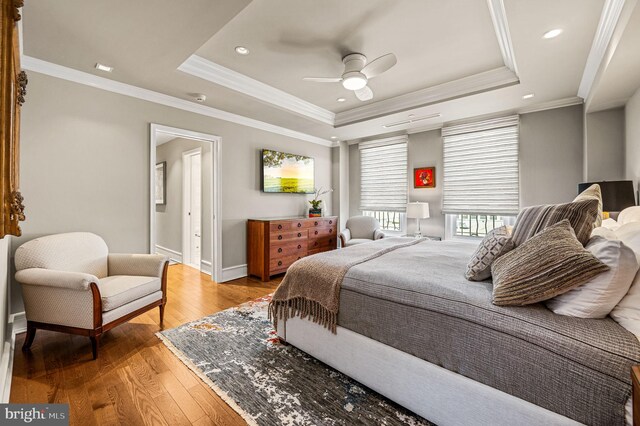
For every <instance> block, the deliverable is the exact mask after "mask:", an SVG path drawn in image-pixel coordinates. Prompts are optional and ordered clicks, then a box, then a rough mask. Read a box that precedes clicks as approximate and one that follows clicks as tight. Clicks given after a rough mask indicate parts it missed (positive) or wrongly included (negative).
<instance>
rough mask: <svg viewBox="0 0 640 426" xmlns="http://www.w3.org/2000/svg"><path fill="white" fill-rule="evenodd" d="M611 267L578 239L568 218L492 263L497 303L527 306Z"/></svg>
mask: <svg viewBox="0 0 640 426" xmlns="http://www.w3.org/2000/svg"><path fill="white" fill-rule="evenodd" d="M608 269H609V267H608V266H607V265H605V264H604V263H602V262H601V261H599V260H598V259H597V258H596V257H595V256H594V255H592V254H591V253H590V252H589V251H588V250H585V248H584V247H582V244H580V242H579V241H578V240H577V239H576V236H575V234H574V232H573V229H572V228H571V225H570V224H569V220H567V219H564V220H562V221H560V222H559V223H557V224H555V225H552V226H549V227H547V228H546V229H545V230H544V231H542V232H540V233H539V234H537V235H535V236H534V237H532V238H530V239H529V240H527V241H526V242H524V243H523V244H522V245H520V246H518V247H517V248H515V249H514V250H512V251H510V252H509V253H507V254H505V255H504V256H501V257H499V258H498V259H496V261H495V262H493V265H492V266H491V274H492V275H493V303H494V304H496V305H504V306H524V305H529V304H531V303H537V302H542V301H543V300H548V299H551V298H552V297H555V296H558V295H559V294H562V293H566V292H567V291H569V290H571V289H572V288H575V287H577V286H579V285H580V284H584V283H585V282H587V281H589V280H590V279H591V278H593V277H595V276H596V275H598V274H600V273H602V272H605V271H607V270H608Z"/></svg>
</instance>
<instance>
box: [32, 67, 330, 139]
mask: <svg viewBox="0 0 640 426" xmlns="http://www.w3.org/2000/svg"><path fill="white" fill-rule="evenodd" d="M21 63H22V68H24V69H26V70H29V71H34V72H38V73H41V74H46V75H49V76H51V77H56V78H61V79H63V80H67V81H72V82H74V83H79V84H84V85H86V86H91V87H94V88H96V89H101V90H106V91H108V92H113V93H118V94H120V95H125V96H129V97H132V98H136V99H141V100H144V101H148V102H153V103H156V104H160V105H165V106H168V107H172V108H177V109H181V110H183V111H188V112H193V113H195V114H200V115H204V116H207V117H211V118H216V119H219V120H224V121H228V122H231V123H236V124H240V125H242V126H247V127H253V128H254V129H259V130H264V131H266V132H270V133H276V134H279V135H283V136H288V137H291V138H295V139H300V140H303V141H307V142H312V143H315V144H318V145H323V146H328V147H331V146H333V142H332V141H328V140H326V139H322V138H319V137H316V136H312V135H308V134H306V133H301V132H298V131H295V130H291V129H287V128H284V127H280V126H275V125H273V124H269V123H265V122H263V121H259V120H255V119H253V118H249V117H245V116H242V115H238V114H233V113H230V112H227V111H223V110H220V109H217V108H213V107H209V106H206V105H201V104H197V103H195V102H191V101H187V100H184V99H180V98H176V97H174V96H169V95H165V94H164V93H159V92H154V91H153V90H148V89H143V88H141V87H137V86H132V85H130V84H126V83H121V82H119V81H115V80H110V79H108V78H104V77H100V76H97V75H93V74H89V73H86V72H83V71H78V70H75V69H73V68H68V67H65V66H62V65H58V64H54V63H51V62H47V61H43V60H41V59H37V58H33V57H30V56H23V57H22V61H21Z"/></svg>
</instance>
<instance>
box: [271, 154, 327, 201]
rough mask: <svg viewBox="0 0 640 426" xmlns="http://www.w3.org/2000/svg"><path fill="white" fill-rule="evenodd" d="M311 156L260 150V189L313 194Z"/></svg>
mask: <svg viewBox="0 0 640 426" xmlns="http://www.w3.org/2000/svg"><path fill="white" fill-rule="evenodd" d="M313 178H314V169H313V158H311V157H305V156H304V155H296V154H288V153H286V152H280V151H272V150H269V149H263V150H262V190H263V191H264V192H288V193H298V194H313V189H314V180H313Z"/></svg>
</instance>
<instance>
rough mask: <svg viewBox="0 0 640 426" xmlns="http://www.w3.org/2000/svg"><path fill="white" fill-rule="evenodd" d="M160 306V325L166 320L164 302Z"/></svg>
mask: <svg viewBox="0 0 640 426" xmlns="http://www.w3.org/2000/svg"><path fill="white" fill-rule="evenodd" d="M159 308H160V325H162V323H163V322H164V303H163V304H162V305H160V306H159Z"/></svg>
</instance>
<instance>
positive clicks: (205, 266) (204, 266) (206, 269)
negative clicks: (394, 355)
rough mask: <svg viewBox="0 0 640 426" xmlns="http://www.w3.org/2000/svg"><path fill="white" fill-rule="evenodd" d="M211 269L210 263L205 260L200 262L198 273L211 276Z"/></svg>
mask: <svg viewBox="0 0 640 426" xmlns="http://www.w3.org/2000/svg"><path fill="white" fill-rule="evenodd" d="M212 269H213V268H212V267H211V262H209V261H207V260H201V261H200V272H202V273H205V274H207V275H211V271H212Z"/></svg>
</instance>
